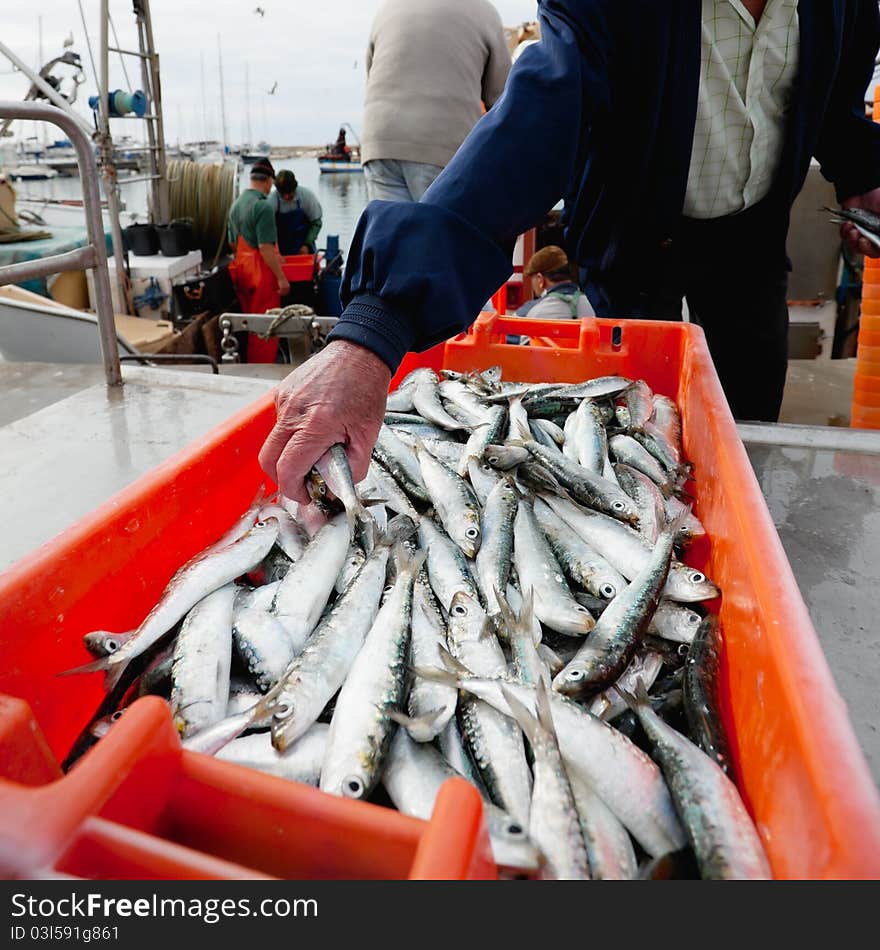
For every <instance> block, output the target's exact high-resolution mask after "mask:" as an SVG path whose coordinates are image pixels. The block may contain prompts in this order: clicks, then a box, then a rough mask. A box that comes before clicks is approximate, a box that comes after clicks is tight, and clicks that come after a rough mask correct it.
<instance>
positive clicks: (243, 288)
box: [229, 158, 290, 363]
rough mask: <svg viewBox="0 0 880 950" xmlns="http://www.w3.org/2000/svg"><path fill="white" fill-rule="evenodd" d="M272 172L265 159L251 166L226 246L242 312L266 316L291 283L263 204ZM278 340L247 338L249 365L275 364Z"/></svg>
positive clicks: (271, 216)
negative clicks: (231, 251) (230, 252)
mask: <svg viewBox="0 0 880 950" xmlns="http://www.w3.org/2000/svg"><path fill="white" fill-rule="evenodd" d="M274 179H275V169H274V168H273V167H272V163H271V162H270V161H269V159H268V158H261V159H260V160H259V161H258V162H256V163H255V164H254V165H253V167H252V168H251V181H250V188H247V189H246V190H245V191H243V192H242V193H241V194H240V195H239V196H238V198H236V200H235V203H234V204H233V205H232V207H231V208H230V209H229V243H230V244H232V245H233V246H234V247H235V260H233V262H232V263H231V264H230V265H229V276H230V277H231V278H232V283H233V286H234V287H235V293H236V295H237V296H238V302H239V303H240V304H241V309H242V313H265V312H266V311H267V310H271V309H273V308H274V307H280V306H281V298H282V297H286V296H287V294H289V293H290V284H289V283H288V282H287V278H286V277H285V276H284V271H283V270H282V267H281V255H280V253H279V251H278V232H277V229H276V225H275V212H274V210H273V208H272V206H271V205H270V204H269V202H268V201H266V198H267V197H268V195H269V192H270V191H271V190H272V182H273V181H274ZM277 353H278V340H274V339H271V340H262V339H260V337H258V336H257V335H256V334H253V333H252V334H250V335H249V336H248V350H247V359H248V362H249V363H274V362H275V357H276V355H277Z"/></svg>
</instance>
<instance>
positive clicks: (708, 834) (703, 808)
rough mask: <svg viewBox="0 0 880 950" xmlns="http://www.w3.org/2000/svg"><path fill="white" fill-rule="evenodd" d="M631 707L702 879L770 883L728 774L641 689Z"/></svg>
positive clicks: (760, 848)
mask: <svg viewBox="0 0 880 950" xmlns="http://www.w3.org/2000/svg"><path fill="white" fill-rule="evenodd" d="M625 698H627V697H625ZM631 703H632V706H633V708H634V710H635V712H636V714H637V715H638V717H639V721H640V722H641V724H642V728H643V729H644V730H645V732H646V733H647V735H648V737H649V739H650V740H651V742H652V744H653V746H654V750H655V754H656V756H657V758H658V759H659V761H660V763H661V766H662V768H663V774H664V775H665V776H666V779H667V781H668V783H669V789H670V791H671V792H672V795H673V797H674V799H675V804H676V809H677V811H678V814H679V815H680V816H681V820H682V823H683V824H684V827H685V829H686V831H687V834H688V839H689V841H690V843H691V847H693V849H694V853H695V854H696V856H697V862H698V863H699V865H700V872H701V875H702V877H703V879H704V880H769V879H771V878H772V876H773V874H772V872H771V869H770V864H769V862H768V860H767V855H766V854H765V852H764V847H763V845H762V844H761V839H760V838H759V837H758V833H757V831H756V829H755V826H754V823H753V822H752V819H751V818H750V817H749V813H748V812H747V811H746V809H745V806H744V805H743V802H742V798H741V797H740V794H739V791H738V790H737V787H736V786H735V785H734V784H733V782H731V780H730V779H729V778H728V777H727V776H726V775H725V774H724V771H723V769H721V767H720V766H719V765H718V764H717V763H715V762H714V761H713V760H712V759H711V758H709V756H708V755H706V753H705V752H703V751H702V750H701V749H699V748H698V747H697V746H695V745H694V744H693V742H691V741H690V739H688V738H686V737H685V736H683V735H682V734H681V733H680V732H677V731H676V730H675V729H673V728H672V726H670V725H668V724H667V723H665V722H664V721H663V720H662V719H661V718H660V717H659V716H658V715H657V713H655V712H654V710H653V709H652V708H651V703H650V700H649V699H648V694H647V692H646V691H645V688H644V686H643V685H642V684H641V683H640V684H639V686H638V687H637V691H636V695H635V697H634V698H631Z"/></svg>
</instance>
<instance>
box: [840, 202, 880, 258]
mask: <svg viewBox="0 0 880 950" xmlns="http://www.w3.org/2000/svg"><path fill="white" fill-rule="evenodd" d="M842 207H843V208H844V209H846V210H851V209H859V210H862V211H868V212H871V213H872V214H875V215H880V188H875V189H874V190H873V191H868V192H865V194H863V195H856V196H854V197H852V198H847V200H846V201H844V202H843V204H842ZM840 235H841V237H842V238H843V239H844V240H845V241H846V242H847V244H849V246H850V248H851V249H852V250H853V251H854V252H855V253H857V254H864V255H865V256H866V257H880V244H877V243H876V242H874V241H872V240H870V239H869V238H867V237H865V236H864V234H863V233H862V232H860V231H859V229H858V228H857V227H856V224H855V223H854V222H853V221H846V222H845V223H844V224H843V225H841V228H840ZM878 237H880V235H878Z"/></svg>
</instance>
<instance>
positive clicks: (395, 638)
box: [320, 555, 424, 798]
mask: <svg viewBox="0 0 880 950" xmlns="http://www.w3.org/2000/svg"><path fill="white" fill-rule="evenodd" d="M423 560H424V555H422V556H421V557H419V556H416V557H415V558H414V559H412V560H409V561H405V563H404V565H403V566H402V568H401V570H400V571H399V573H398V576H397V580H396V581H395V583H394V589H393V590H392V591H391V592H390V594H389V595H388V597H387V599H386V601H385V603H384V604H383V605H382V607H381V609H380V610H379V613H378V614H377V615H376V619H375V620H374V621H373V624H372V626H371V627H370V630H369V632H368V633H367V635H366V638H365V639H364V643H363V646H362V647H361V649H360V652H359V653H358V655H357V657H356V658H355V660H354V662H353V663H352V665H351V669H350V671H349V673H348V676H347V677H346V680H345V682H344V683H343V684H342V688H341V689H340V691H339V696H338V697H337V699H336V707H335V709H334V711H333V718H332V719H331V721H330V733H329V735H328V737H327V751H326V754H325V756H324V765H323V767H322V769H321V785H320V787H321V789H322V790H323V791H325V792H331V793H332V794H334V795H344V796H345V797H346V798H366V797H367V796H368V795H369V794H370V792H371V791H372V790H373V788H374V787H375V785H376V783H377V782H378V780H379V775H380V774H381V771H382V766H383V764H384V761H385V755H386V753H387V751H388V744H389V743H390V741H391V737H392V735H393V734H394V730H395V729H396V723H395V720H394V719H393V718H392V716H391V715H390V714H391V713H392V712H398V711H399V710H400V707H401V706H402V705H403V702H404V694H405V683H406V658H407V653H408V651H409V641H410V624H411V620H412V598H413V586H414V584H415V580H416V576H417V575H418V573H419V571H420V570H421V568H422V561H423Z"/></svg>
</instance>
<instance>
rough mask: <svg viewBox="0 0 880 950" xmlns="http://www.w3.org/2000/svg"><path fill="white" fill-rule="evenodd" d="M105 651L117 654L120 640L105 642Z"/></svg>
mask: <svg viewBox="0 0 880 950" xmlns="http://www.w3.org/2000/svg"><path fill="white" fill-rule="evenodd" d="M104 649H105V650H106V651H107V652H108V653H115V652H116V651H117V650H118V649H119V641H118V640H106V641H105V642H104Z"/></svg>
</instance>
